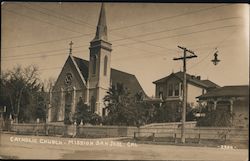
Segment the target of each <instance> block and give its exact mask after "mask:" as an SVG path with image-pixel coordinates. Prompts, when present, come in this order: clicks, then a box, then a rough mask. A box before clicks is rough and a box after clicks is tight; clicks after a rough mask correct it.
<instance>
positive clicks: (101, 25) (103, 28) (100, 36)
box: [93, 3, 108, 41]
mask: <svg viewBox="0 0 250 161" xmlns="http://www.w3.org/2000/svg"><path fill="white" fill-rule="evenodd" d="M95 40H104V41H108V35H107V24H106V13H105V6H104V3H102V6H101V11H100V15H99V20H98V25H97V28H96V34H95V38H94V40H93V41H95Z"/></svg>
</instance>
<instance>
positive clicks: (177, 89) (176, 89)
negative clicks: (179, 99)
mask: <svg viewBox="0 0 250 161" xmlns="http://www.w3.org/2000/svg"><path fill="white" fill-rule="evenodd" d="M174 95H175V96H179V84H175V85H174Z"/></svg>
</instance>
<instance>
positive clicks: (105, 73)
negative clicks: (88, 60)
mask: <svg viewBox="0 0 250 161" xmlns="http://www.w3.org/2000/svg"><path fill="white" fill-rule="evenodd" d="M107 66H108V57H107V55H106V56H105V57H104V75H105V76H106V75H107Z"/></svg>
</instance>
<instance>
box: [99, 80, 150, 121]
mask: <svg viewBox="0 0 250 161" xmlns="http://www.w3.org/2000/svg"><path fill="white" fill-rule="evenodd" d="M142 97H143V96H142V94H141V92H138V93H137V94H135V95H134V96H133V95H131V94H130V92H129V89H127V88H125V87H124V85H123V84H119V83H118V84H117V86H116V87H114V86H112V87H111V88H110V89H109V91H108V92H107V95H106V96H105V97H104V102H105V105H106V109H107V110H108V116H106V117H104V118H103V123H104V124H110V125H126V126H129V125H133V126H140V125H143V124H145V123H146V122H148V121H149V120H150V119H151V118H150V117H152V112H149V111H150V110H152V106H151V105H150V104H147V103H145V102H143V101H142Z"/></svg>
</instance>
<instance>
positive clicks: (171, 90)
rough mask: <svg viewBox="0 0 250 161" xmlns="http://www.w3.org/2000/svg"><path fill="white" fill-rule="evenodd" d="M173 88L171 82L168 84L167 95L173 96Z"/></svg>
mask: <svg viewBox="0 0 250 161" xmlns="http://www.w3.org/2000/svg"><path fill="white" fill-rule="evenodd" d="M173 92H174V88H173V84H168V96H173Z"/></svg>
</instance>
